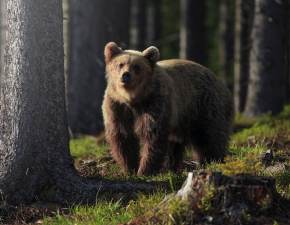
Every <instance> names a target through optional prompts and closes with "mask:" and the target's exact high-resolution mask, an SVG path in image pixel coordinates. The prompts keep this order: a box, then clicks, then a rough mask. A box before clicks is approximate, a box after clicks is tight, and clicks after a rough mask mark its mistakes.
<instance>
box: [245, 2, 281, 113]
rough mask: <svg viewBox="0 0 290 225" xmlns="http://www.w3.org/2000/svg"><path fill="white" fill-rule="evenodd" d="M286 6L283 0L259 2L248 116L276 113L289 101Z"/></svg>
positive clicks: (256, 12)
mask: <svg viewBox="0 0 290 225" xmlns="http://www.w3.org/2000/svg"><path fill="white" fill-rule="evenodd" d="M284 7H285V5H283V3H282V1H274V0H271V1H270V0H269V1H264V0H256V1H255V16H254V25H253V30H252V40H253V47H252V49H251V53H250V77H249V78H250V79H249V88H248V95H247V104H246V109H245V114H246V115H249V116H256V115H259V114H261V113H267V112H272V113H273V114H275V113H278V112H280V111H281V110H282V108H283V104H284V103H285V87H286V85H285V76H284V74H285V73H284V69H285V54H284V53H285V48H286V45H285V42H283V41H284V17H283V9H284Z"/></svg>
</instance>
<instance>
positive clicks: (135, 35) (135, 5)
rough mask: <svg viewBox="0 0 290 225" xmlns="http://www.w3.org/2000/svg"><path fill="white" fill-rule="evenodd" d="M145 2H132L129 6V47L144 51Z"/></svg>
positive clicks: (137, 0) (138, 0)
mask: <svg viewBox="0 0 290 225" xmlns="http://www.w3.org/2000/svg"><path fill="white" fill-rule="evenodd" d="M146 8H147V1H146V0H133V1H132V5H131V25H130V26H131V27H130V46H131V48H132V49H136V50H140V51H141V50H144V49H145V47H146V46H145V45H146V27H147V26H146V22H147V21H146Z"/></svg>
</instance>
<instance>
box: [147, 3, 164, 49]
mask: <svg viewBox="0 0 290 225" xmlns="http://www.w3.org/2000/svg"><path fill="white" fill-rule="evenodd" d="M147 4H148V5H147V22H146V25H147V30H146V33H147V40H146V42H147V46H150V45H157V46H158V45H160V38H161V31H162V24H161V21H162V13H161V6H162V0H150V1H148V3H147Z"/></svg>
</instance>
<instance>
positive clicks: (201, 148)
mask: <svg viewBox="0 0 290 225" xmlns="http://www.w3.org/2000/svg"><path fill="white" fill-rule="evenodd" d="M227 147H228V134H227V133H226V132H222V131H220V130H214V129H211V130H204V131H200V132H199V135H198V137H197V139H196V141H195V144H194V149H195V151H196V153H197V157H198V161H199V163H200V164H205V163H208V162H212V161H219V162H221V161H223V159H224V157H225V156H226V154H227Z"/></svg>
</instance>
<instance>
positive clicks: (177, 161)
mask: <svg viewBox="0 0 290 225" xmlns="http://www.w3.org/2000/svg"><path fill="white" fill-rule="evenodd" d="M169 148H170V150H169V151H170V152H169V169H170V170H171V171H173V172H180V170H181V169H182V160H183V154H184V150H185V147H184V144H182V143H177V142H169Z"/></svg>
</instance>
